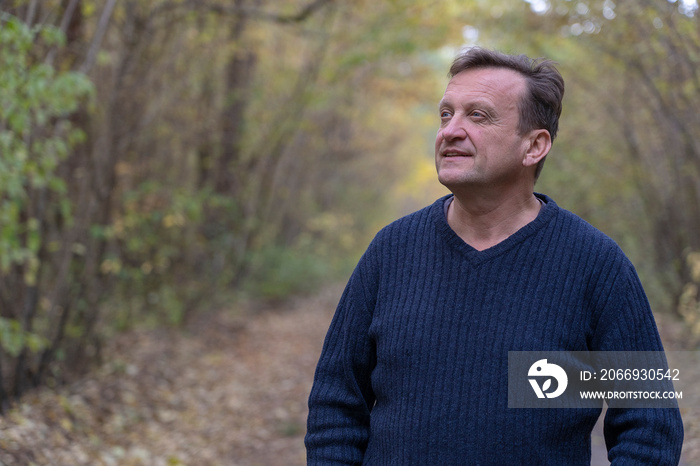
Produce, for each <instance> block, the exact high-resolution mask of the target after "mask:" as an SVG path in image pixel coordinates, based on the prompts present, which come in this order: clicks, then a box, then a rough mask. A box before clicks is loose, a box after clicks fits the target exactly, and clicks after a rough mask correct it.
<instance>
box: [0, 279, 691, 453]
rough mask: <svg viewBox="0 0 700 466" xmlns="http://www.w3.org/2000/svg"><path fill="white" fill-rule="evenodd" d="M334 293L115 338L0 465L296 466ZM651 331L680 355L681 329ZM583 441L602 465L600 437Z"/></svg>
mask: <svg viewBox="0 0 700 466" xmlns="http://www.w3.org/2000/svg"><path fill="white" fill-rule="evenodd" d="M341 290H342V289H341V288H339V287H330V288H327V289H325V290H323V291H322V292H321V293H319V294H318V295H316V296H313V297H309V298H304V299H298V300H293V301H291V302H288V303H285V304H284V305H276V306H260V305H257V306H255V307H254V309H253V310H249V311H248V312H237V313H231V312H220V313H212V314H208V315H204V316H202V317H201V318H200V319H198V320H197V321H195V322H192V323H190V324H189V325H188V326H187V328H186V329H185V332H184V333H183V332H182V331H177V330H168V331H165V330H160V331H139V332H132V333H129V334H126V335H123V336H121V337H120V338H118V339H117V340H116V341H115V342H114V346H113V347H112V348H111V349H110V352H109V353H108V354H111V355H113V356H112V359H111V360H110V361H109V362H107V363H105V364H104V365H102V366H101V367H100V368H99V369H98V370H96V371H95V372H94V373H92V374H91V375H90V376H88V377H85V378H83V379H81V380H79V381H77V382H75V383H72V384H70V385H68V386H65V387H63V388H61V389H60V390H59V391H58V392H57V393H56V392H52V391H49V390H39V391H36V392H34V393H30V394H29V395H28V396H26V397H25V398H24V399H23V400H22V403H21V404H20V405H19V406H17V407H15V409H14V410H13V411H12V412H11V413H10V414H9V415H8V416H6V417H5V418H0V464H2V465H8V466H9V465H30V464H38V465H49V464H50V465H107V466H109V465H120V466H122V465H149V466H150V465H154V466H157V465H180V464H186V465H240V466H253V465H264V466H270V465H272V466H274V465H284V466H294V465H303V464H306V462H305V452H304V445H303V437H304V433H305V422H306V399H307V397H308V393H309V390H310V388H311V380H312V377H313V371H314V366H315V364H316V361H317V359H318V356H319V354H320V351H321V346H322V343H323V337H324V335H325V332H326V330H327V328H328V324H329V322H330V319H331V316H332V312H333V310H334V308H335V304H336V303H337V300H338V298H339V296H340V292H341ZM659 325H660V328H661V330H662V334H663V335H664V339H665V341H667V340H672V343H671V344H670V345H669V344H667V346H671V347H672V348H670V349H681V348H679V347H678V344H679V343H678V344H677V343H675V342H682V341H684V339H685V338H686V336H685V334H684V333H683V329H682V326H680V325H679V324H678V323H677V322H675V321H674V320H673V319H672V318H670V317H668V316H662V317H661V318H660V319H659ZM684 415H686V416H685V422H686V448H685V452H684V461H685V463H684V464H700V455H699V454H698V452H697V451H698V449H700V445H698V440H697V439H699V438H700V436H699V435H698V432H700V425H698V423H697V421H694V419H698V417H696V416H695V413H684ZM593 446H594V462H593V464H595V465H598V464H606V463H607V461H605V460H604V458H605V454H604V445H603V444H602V438H601V437H600V436H599V435H597V436H594V438H593ZM595 458H603V460H595Z"/></svg>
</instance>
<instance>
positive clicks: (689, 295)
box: [678, 252, 700, 335]
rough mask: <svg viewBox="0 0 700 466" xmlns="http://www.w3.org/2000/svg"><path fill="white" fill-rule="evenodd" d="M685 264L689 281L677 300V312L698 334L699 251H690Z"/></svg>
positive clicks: (694, 332) (699, 321) (699, 309)
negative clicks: (689, 277) (689, 276)
mask: <svg viewBox="0 0 700 466" xmlns="http://www.w3.org/2000/svg"><path fill="white" fill-rule="evenodd" d="M686 261H687V266H688V269H689V270H690V274H691V279H692V282H691V283H686V285H685V286H684V287H683V292H682V293H681V296H680V299H679V300H678V312H679V314H680V315H681V316H683V320H685V322H686V323H687V324H688V327H689V328H690V330H691V332H693V334H695V335H700V296H698V291H700V252H691V253H690V254H688V256H687V257H686Z"/></svg>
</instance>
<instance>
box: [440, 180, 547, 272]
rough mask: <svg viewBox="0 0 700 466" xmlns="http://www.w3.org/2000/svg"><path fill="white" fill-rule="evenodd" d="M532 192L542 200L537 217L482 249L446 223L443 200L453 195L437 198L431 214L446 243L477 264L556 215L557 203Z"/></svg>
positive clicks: (517, 241) (536, 229)
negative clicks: (467, 241) (468, 241)
mask: <svg viewBox="0 0 700 466" xmlns="http://www.w3.org/2000/svg"><path fill="white" fill-rule="evenodd" d="M534 194H535V196H536V197H537V198H538V199H540V200H541V201H542V208H541V209H540V211H539V213H538V214H537V217H535V219H534V220H533V221H531V222H530V223H528V224H526V225H525V226H523V227H522V228H520V229H519V230H518V231H516V232H515V233H513V234H512V235H510V236H509V237H508V238H506V239H504V240H503V241H501V242H500V243H498V244H495V245H493V246H491V247H490V248H487V249H484V250H483V251H479V250H477V249H475V248H474V247H473V246H471V245H470V244H468V243H466V242H465V241H464V240H463V239H462V238H460V237H459V235H457V233H455V231H454V230H453V229H452V227H450V225H449V223H447V215H446V214H445V202H446V201H447V200H448V199H450V198H452V197H454V196H453V195H452V194H448V195H447V196H444V197H442V198H440V199H438V200H437V201H436V202H435V204H433V208H432V212H431V215H432V217H433V220H434V222H435V225H436V227H437V230H438V233H439V234H440V236H441V237H442V238H443V240H444V241H446V243H447V244H449V245H450V246H451V247H453V248H454V249H456V250H457V251H459V252H460V253H461V254H462V255H463V256H464V257H465V258H466V259H468V260H469V261H470V262H471V263H472V264H473V265H474V266H477V265H480V264H482V263H484V262H486V261H488V260H490V259H492V258H494V257H496V256H498V255H500V254H502V253H504V252H506V251H508V250H509V249H511V248H513V247H515V246H517V245H518V244H520V243H521V242H522V241H524V240H525V239H526V238H528V237H529V236H530V235H532V234H534V233H535V232H537V231H538V230H540V229H541V228H542V227H543V226H544V225H546V224H547V223H548V222H549V221H550V220H551V219H552V218H553V217H554V216H555V215H556V212H557V210H558V208H557V205H556V203H555V202H554V201H553V200H552V199H551V198H550V197H549V196H546V195H544V194H539V193H534Z"/></svg>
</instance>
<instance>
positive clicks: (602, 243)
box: [544, 196, 625, 258]
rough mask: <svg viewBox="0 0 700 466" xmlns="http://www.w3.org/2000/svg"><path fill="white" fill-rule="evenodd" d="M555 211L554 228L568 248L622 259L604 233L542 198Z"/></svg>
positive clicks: (615, 246)
mask: <svg viewBox="0 0 700 466" xmlns="http://www.w3.org/2000/svg"><path fill="white" fill-rule="evenodd" d="M544 197H545V198H546V199H547V200H548V202H551V203H552V206H553V207H554V208H555V209H556V210H557V212H556V220H555V225H554V227H555V228H556V229H557V230H558V231H560V232H561V235H560V237H561V238H562V240H564V241H566V242H567V243H568V246H570V247H573V248H578V249H583V250H586V251H589V252H591V253H593V252H595V253H597V254H600V253H608V254H613V255H614V256H617V257H619V258H624V257H625V254H624V252H623V251H622V249H621V248H620V246H619V245H618V244H617V242H616V241H615V240H613V239H612V238H611V237H610V236H608V235H607V234H606V233H604V232H602V231H601V230H599V229H598V228H596V227H595V226H593V225H592V224H591V223H589V222H588V221H587V220H585V219H583V218H582V217H580V216H579V215H577V214H575V213H573V212H571V211H569V210H567V209H565V208H563V207H560V206H558V205H557V204H556V203H554V202H553V201H552V200H551V198H547V197H546V196H544Z"/></svg>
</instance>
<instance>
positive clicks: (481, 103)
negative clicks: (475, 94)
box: [438, 98, 498, 115]
mask: <svg viewBox="0 0 700 466" xmlns="http://www.w3.org/2000/svg"><path fill="white" fill-rule="evenodd" d="M443 107H449V108H454V104H453V103H452V102H451V101H450V100H449V99H444V98H443V99H441V100H440V102H439V103H438V110H439V109H441V108H443ZM466 108H468V109H470V110H472V109H474V108H481V109H483V110H484V111H486V112H487V113H488V114H489V115H496V114H497V113H498V112H497V111H496V108H495V107H494V106H493V105H491V104H490V103H488V102H487V101H485V100H483V99H477V100H474V101H471V102H468V104H467V106H466Z"/></svg>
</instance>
